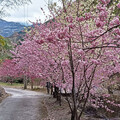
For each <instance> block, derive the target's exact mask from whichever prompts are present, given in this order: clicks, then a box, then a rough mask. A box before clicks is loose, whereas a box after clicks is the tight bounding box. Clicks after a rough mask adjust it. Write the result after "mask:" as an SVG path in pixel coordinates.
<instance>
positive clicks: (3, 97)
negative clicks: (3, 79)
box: [0, 86, 9, 103]
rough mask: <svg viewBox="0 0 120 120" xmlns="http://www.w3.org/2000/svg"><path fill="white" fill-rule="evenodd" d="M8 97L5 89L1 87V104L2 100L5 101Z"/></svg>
mask: <svg viewBox="0 0 120 120" xmlns="http://www.w3.org/2000/svg"><path fill="white" fill-rule="evenodd" d="M8 96H9V94H8V93H6V92H5V90H4V88H3V87H1V86H0V103H1V102H2V100H4V99H5V98H6V97H8Z"/></svg>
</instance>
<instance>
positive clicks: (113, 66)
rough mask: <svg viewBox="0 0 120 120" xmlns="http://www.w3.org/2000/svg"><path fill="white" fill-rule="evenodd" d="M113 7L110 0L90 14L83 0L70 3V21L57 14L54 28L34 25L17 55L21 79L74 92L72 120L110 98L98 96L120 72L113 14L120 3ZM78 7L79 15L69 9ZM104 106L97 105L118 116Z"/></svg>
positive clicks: (119, 36) (119, 29) (118, 25)
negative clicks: (94, 101)
mask: <svg viewBox="0 0 120 120" xmlns="http://www.w3.org/2000/svg"><path fill="white" fill-rule="evenodd" d="M109 4H110V1H109V0H99V1H97V5H96V7H95V9H92V8H91V9H89V12H88V11H87V10H86V9H85V8H83V3H82V2H80V1H79V0H77V1H76V2H73V3H71V4H68V3H67V5H68V9H66V5H65V4H64V1H63V9H62V10H60V15H63V16H64V17H63V16H62V17H61V16H60V17H58V16H57V17H56V18H55V15H54V14H52V15H53V17H54V20H50V21H49V22H48V23H46V24H42V23H34V28H32V29H31V31H30V32H29V33H27V34H26V37H25V41H24V42H22V45H18V46H17V48H16V49H15V50H14V52H13V51H12V54H13V55H14V59H13V60H14V62H15V63H16V65H15V67H14V66H12V67H13V68H14V70H17V72H16V73H17V74H20V75H25V76H29V77H30V78H32V77H37V78H39V77H40V78H42V79H43V82H44V83H45V82H46V81H50V82H53V83H54V84H55V85H56V86H58V87H59V88H60V89H63V90H64V91H65V92H66V93H68V92H70V93H71V97H67V98H66V100H67V102H68V105H69V107H70V111H71V120H80V119H81V116H82V114H83V112H84V110H85V107H86V104H87V103H88V102H89V101H90V99H91V98H92V96H94V97H96V98H98V99H99V97H100V96H102V97H103V98H106V97H108V96H109V95H108V94H107V95H106V94H98V92H97V91H98V90H99V89H100V88H101V85H102V84H103V83H104V82H106V81H109V78H110V77H111V75H114V74H116V73H119V72H120V64H119V54H120V45H119V44H120V18H119V16H117V15H116V14H114V13H113V11H114V9H116V7H117V9H118V10H119V3H118V4H117V5H116V6H115V7H114V6H112V7H108V5H109ZM73 5H74V6H75V9H74V10H73V9H72V7H69V6H73ZM85 10H86V11H85ZM80 11H83V12H80ZM111 14H112V15H113V16H112V15H111ZM10 70H12V69H10ZM96 93H97V95H96ZM106 100H107V99H106ZM98 101H99V103H100V104H97V105H95V104H94V106H96V107H104V108H105V109H106V110H107V111H109V112H111V113H112V112H114V111H113V110H111V108H109V106H103V105H102V102H101V101H100V100H98ZM107 102H109V103H111V102H110V101H107ZM112 103H113V102H112ZM113 105H116V106H119V104H117V103H114V104H113Z"/></svg>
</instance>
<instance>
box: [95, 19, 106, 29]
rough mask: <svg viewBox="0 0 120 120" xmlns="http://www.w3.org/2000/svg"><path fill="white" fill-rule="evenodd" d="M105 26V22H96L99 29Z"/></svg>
mask: <svg viewBox="0 0 120 120" xmlns="http://www.w3.org/2000/svg"><path fill="white" fill-rule="evenodd" d="M104 24H105V22H102V21H100V20H97V21H96V26H97V27H103V26H104Z"/></svg>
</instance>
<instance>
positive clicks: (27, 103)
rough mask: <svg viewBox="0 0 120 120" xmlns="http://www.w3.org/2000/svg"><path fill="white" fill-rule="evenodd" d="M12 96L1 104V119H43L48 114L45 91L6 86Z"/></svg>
mask: <svg viewBox="0 0 120 120" xmlns="http://www.w3.org/2000/svg"><path fill="white" fill-rule="evenodd" d="M5 90H6V92H7V93H10V94H12V96H9V97H7V98H6V99H5V100H3V101H2V103H1V104H0V120H41V118H43V117H45V116H46V109H45V107H44V105H43V102H42V98H43V97H45V96H46V95H45V94H43V93H38V92H33V91H27V90H21V89H13V88H5Z"/></svg>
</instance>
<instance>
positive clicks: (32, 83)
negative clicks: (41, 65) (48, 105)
mask: <svg viewBox="0 0 120 120" xmlns="http://www.w3.org/2000/svg"><path fill="white" fill-rule="evenodd" d="M31 90H33V81H32V80H31Z"/></svg>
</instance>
